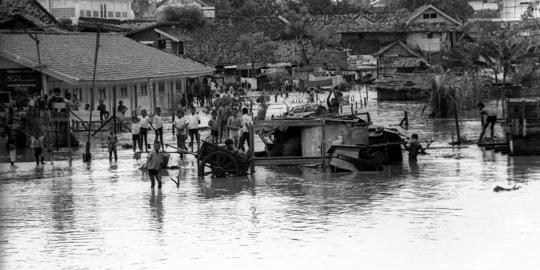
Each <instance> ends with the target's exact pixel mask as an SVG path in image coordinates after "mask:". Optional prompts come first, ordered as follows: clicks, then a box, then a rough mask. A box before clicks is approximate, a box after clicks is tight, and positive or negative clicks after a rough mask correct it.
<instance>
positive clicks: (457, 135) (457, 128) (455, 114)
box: [454, 100, 461, 144]
mask: <svg viewBox="0 0 540 270" xmlns="http://www.w3.org/2000/svg"><path fill="white" fill-rule="evenodd" d="M458 113H459V112H458V106H457V100H456V101H454V120H455V122H456V143H457V144H461V135H460V132H459V119H458Z"/></svg>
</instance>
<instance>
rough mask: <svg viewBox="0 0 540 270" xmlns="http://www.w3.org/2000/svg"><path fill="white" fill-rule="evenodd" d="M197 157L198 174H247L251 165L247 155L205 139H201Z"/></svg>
mask: <svg viewBox="0 0 540 270" xmlns="http://www.w3.org/2000/svg"><path fill="white" fill-rule="evenodd" d="M197 159H198V161H199V176H206V175H211V176H212V177H226V176H242V175H247V171H248V169H249V167H250V166H251V159H249V158H248V157H246V156H244V155H242V154H239V153H234V152H231V151H228V150H227V149H225V148H224V147H220V146H218V145H216V144H213V143H210V142H206V141H203V143H202V145H201V148H200V149H199V153H198V154H197Z"/></svg>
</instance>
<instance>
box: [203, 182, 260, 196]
mask: <svg viewBox="0 0 540 270" xmlns="http://www.w3.org/2000/svg"><path fill="white" fill-rule="evenodd" d="M198 183H199V192H200V194H201V196H204V197H205V198H208V199H209V198H218V197H221V196H226V195H235V194H238V193H240V192H242V191H244V190H247V189H249V188H250V187H253V186H252V182H251V181H250V179H249V178H247V177H229V178H210V177H206V178H200V179H199V181H198ZM251 190H253V189H251Z"/></svg>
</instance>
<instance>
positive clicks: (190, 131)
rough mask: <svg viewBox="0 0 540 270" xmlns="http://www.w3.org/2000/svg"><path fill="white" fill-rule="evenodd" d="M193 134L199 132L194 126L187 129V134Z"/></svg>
mask: <svg viewBox="0 0 540 270" xmlns="http://www.w3.org/2000/svg"><path fill="white" fill-rule="evenodd" d="M195 134H199V129H198V128H194V129H190V130H189V135H195Z"/></svg>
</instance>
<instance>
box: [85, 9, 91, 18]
mask: <svg viewBox="0 0 540 270" xmlns="http://www.w3.org/2000/svg"><path fill="white" fill-rule="evenodd" d="M86 17H88V18H90V17H92V11H91V10H87V11H86Z"/></svg>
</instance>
